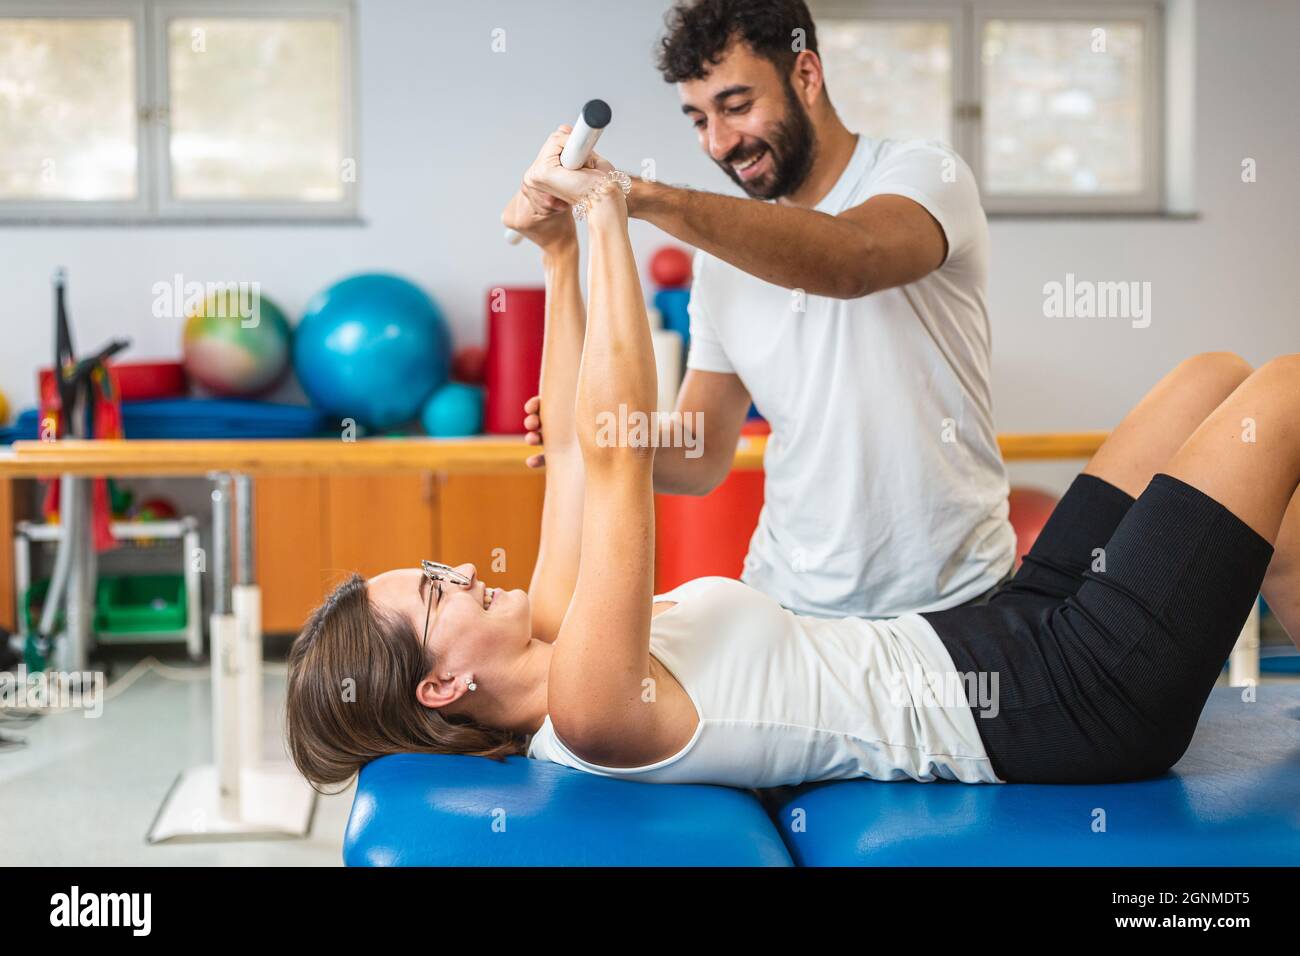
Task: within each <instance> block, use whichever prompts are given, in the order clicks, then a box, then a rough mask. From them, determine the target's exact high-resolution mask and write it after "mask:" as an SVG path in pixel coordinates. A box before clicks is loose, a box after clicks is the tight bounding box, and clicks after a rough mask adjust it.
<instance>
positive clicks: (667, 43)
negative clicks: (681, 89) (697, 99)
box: [656, 0, 817, 83]
mask: <svg viewBox="0 0 1300 956" xmlns="http://www.w3.org/2000/svg"><path fill="white" fill-rule="evenodd" d="M664 26H665V28H666V32H665V34H664V36H663V39H662V40H660V41H659V51H658V53H659V55H658V61H657V63H656V66H658V68H659V72H660V73H662V74H663V78H664V80H665V82H668V83H681V82H682V81H684V80H698V79H702V78H703V77H704V76H705V75H706V74H707V73H708V71H709V68H710V67H712V66H714V65H715V64H717V63H718V62H719V61H721V59H722V54H723V51H724V50H725V49H726V48H727V44H729V43H730V42H731V41H732V39H733V38H737V39H740V40H743V41H744V42H745V43H746V44H748V45H749V47H750V49H752V50H753V51H754V52H755V53H756V54H758V55H759V56H761V57H763V58H764V59H766V60H770V61H771V62H772V64H773V65H774V66H775V67H776V68H777V70H778V71H779V72H780V74H781V75H782V76H786V75H788V74H789V72H790V69H791V67H792V66H793V65H794V60H795V57H796V56H797V54H796V52H795V50H794V42H795V37H796V36H797V34H795V32H794V31H795V30H796V29H798V30H802V31H803V37H802V39H803V43H802V47H803V49H805V50H812V51H813V52H814V53H816V52H817V28H816V27H815V26H814V25H813V18H812V14H811V13H809V12H808V5H807V4H806V3H804V2H803V0H681V2H680V3H677V4H676V5H674V6H673V8H672V9H671V10H669V11H668V13H667V15H665V17H664Z"/></svg>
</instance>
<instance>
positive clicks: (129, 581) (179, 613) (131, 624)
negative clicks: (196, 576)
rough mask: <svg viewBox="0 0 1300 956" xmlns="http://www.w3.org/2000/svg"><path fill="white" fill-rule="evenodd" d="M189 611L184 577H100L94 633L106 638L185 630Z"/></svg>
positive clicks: (147, 575)
mask: <svg viewBox="0 0 1300 956" xmlns="http://www.w3.org/2000/svg"><path fill="white" fill-rule="evenodd" d="M186 610H187V608H186V604H185V578H184V576H183V575H180V574H133V575H129V576H123V577H108V578H101V579H100V580H99V586H98V587H97V588H96V593H95V630H96V632H98V633H99V634H101V635H105V636H111V635H113V634H141V633H149V632H154V631H183V630H185V618H186Z"/></svg>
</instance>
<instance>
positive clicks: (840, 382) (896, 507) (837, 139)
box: [528, 0, 1015, 617]
mask: <svg viewBox="0 0 1300 956" xmlns="http://www.w3.org/2000/svg"><path fill="white" fill-rule="evenodd" d="M658 66H659V69H660V71H661V73H662V75H663V77H664V79H665V80H666V81H667V82H670V83H675V84H676V85H677V89H678V92H679V94H680V96H681V102H682V112H683V113H684V114H685V115H686V117H687V119H688V120H689V121H690V122H691V123H692V125H693V126H694V127H695V129H696V132H697V135H698V137H699V141H700V145H701V146H702V147H703V148H704V149H705V150H706V151H707V152H708V154H709V156H710V157H711V158H712V159H713V160H714V162H715V163H717V165H718V166H719V168H721V169H722V170H723V172H725V173H726V174H727V176H728V177H730V178H731V180H732V181H733V182H735V183H736V184H737V185H738V186H739V187H740V188H741V189H742V190H743V191H744V192H745V193H746V194H747V195H748V196H749V197H752V198H749V199H740V198H735V197H730V196H722V195H717V194H712V193H705V192H699V191H695V190H689V189H682V188H678V187H673V186H667V185H664V184H661V183H653V182H645V181H634V183H633V188H632V192H631V194H630V195H629V197H628V208H629V212H630V214H631V215H632V216H635V217H637V218H641V219H645V220H647V221H649V222H652V223H654V224H655V225H656V226H658V227H659V228H661V229H663V230H664V231H665V232H668V233H670V234H672V235H673V236H675V237H677V238H678V239H680V240H682V241H683V242H686V243H689V244H690V245H692V246H694V247H696V249H698V250H699V252H698V254H697V256H696V261H695V279H694V285H693V287H692V290H691V300H690V312H691V344H690V352H689V357H688V360H687V369H688V371H687V374H686V378H685V380H684V381H683V383H682V387H681V391H680V393H679V394H678V399H677V410H678V411H681V412H692V413H694V414H693V415H691V416H688V417H687V421H691V420H695V421H700V420H701V417H702V421H703V426H702V427H703V430H704V434H703V436H696V437H697V440H698V439H700V438H702V442H701V444H702V448H703V454H702V455H700V456H698V457H687V455H686V449H683V448H668V447H660V448H659V449H658V451H657V452H656V456H655V466H654V475H655V487H656V490H658V491H662V492H670V493H679V494H707V493H708V492H709V491H711V490H712V489H713V488H715V487H716V486H717V485H718V484H719V483H720V482H721V481H722V480H723V479H724V478H725V477H726V475H727V474H728V472H729V471H730V468H731V463H732V458H733V455H734V452H735V447H736V441H737V438H738V437H739V433H740V428H741V425H742V424H743V422H744V419H745V416H746V412H747V410H748V408H749V403H750V399H751V397H752V399H753V401H754V403H755V404H756V405H757V406H758V409H759V411H760V412H762V414H763V415H764V417H766V418H767V419H768V421H769V422H770V423H771V426H772V435H771V438H770V439H769V442H768V446H767V452H766V455H765V458H764V467H765V471H766V484H765V503H764V506H763V511H762V514H761V515H760V517H759V521H758V526H757V528H756V529H755V531H754V535H753V538H752V539H751V541H750V547H749V554H748V556H747V557H746V559H745V571H744V575H743V578H744V580H745V582H746V583H748V584H750V585H751V586H753V587H755V588H758V589H759V590H761V591H764V592H765V593H767V594H769V595H770V596H772V597H774V598H775V599H776V600H778V601H779V602H781V603H782V604H783V605H785V606H786V607H788V608H790V609H792V610H795V611H799V612H801V613H806V614H818V615H824V616H838V615H854V616H859V617H887V616H893V615H897V614H902V613H906V612H908V611H925V610H937V609H942V608H949V607H953V606H956V605H959V604H963V603H967V602H971V601H976V600H978V599H979V598H980V597H981V596H982V595H984V594H985V593H986V592H987V591H989V590H990V589H991V588H993V587H994V586H995V585H996V584H997V583H998V582H999V580H1000V579H1002V578H1003V577H1004V576H1005V575H1006V574H1007V573H1008V571H1009V570H1010V568H1011V565H1012V562H1013V556H1014V549H1015V536H1014V533H1013V531H1012V529H1011V526H1010V524H1009V523H1008V521H1007V478H1006V472H1005V469H1004V467H1003V463H1002V458H1001V455H1000V453H999V450H998V446H997V440H996V435H995V433H994V428H993V415H992V400H991V394H990V388H989V365H990V351H991V344H990V329H989V319H988V311H987V307H986V296H985V290H986V284H987V278H988V260H989V239H988V227H987V223H986V220H985V217H984V211H983V209H982V207H981V205H980V200H979V194H978V190H977V188H976V185H975V182H974V177H973V175H972V173H971V171H970V169H969V168H968V167H967V166H966V164H965V163H964V162H963V161H962V159H961V158H960V157H959V156H957V155H956V154H955V153H953V152H952V151H951V150H950V149H948V148H947V147H945V146H943V145H940V144H938V143H928V142H903V143H900V142H895V141H890V140H871V139H869V138H867V137H866V136H860V135H856V134H854V133H851V132H850V131H849V130H848V129H846V128H845V126H844V124H843V123H842V122H841V121H840V118H839V116H838V115H837V114H836V111H835V108H834V106H833V105H832V103H831V100H830V97H829V95H828V93H827V90H826V86H825V81H824V77H823V75H822V64H821V59H820V57H819V56H818V54H817V34H816V27H815V25H814V23H813V21H812V18H811V15H810V14H809V12H808V9H807V7H806V6H805V4H804V3H803V2H802V0H695V2H689V3H685V2H684V3H679V4H678V5H677V6H675V7H673V8H672V9H671V10H670V11H669V13H668V16H667V32H666V35H665V36H664V37H663V38H662V40H661V42H660V47H659V62H658ZM883 95H888V94H887V93H884V94H883ZM755 200H760V201H755ZM530 410H532V411H535V410H536V407H535V406H532V407H531V408H530ZM528 427H530V428H537V427H539V421H538V419H537V418H536V417H532V418H530V420H529V426H528Z"/></svg>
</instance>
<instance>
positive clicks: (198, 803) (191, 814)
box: [149, 474, 316, 843]
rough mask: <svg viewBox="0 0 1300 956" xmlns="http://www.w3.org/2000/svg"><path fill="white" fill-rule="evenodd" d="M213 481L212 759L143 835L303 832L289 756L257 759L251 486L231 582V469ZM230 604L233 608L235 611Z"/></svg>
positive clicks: (258, 656) (305, 810) (300, 792)
mask: <svg viewBox="0 0 1300 956" xmlns="http://www.w3.org/2000/svg"><path fill="white" fill-rule="evenodd" d="M213 481H214V487H213V491H212V505H213V511H212V524H213V528H212V538H213V548H212V563H211V569H212V572H213V614H212V619H211V631H212V635H211V636H212V709H213V713H212V732H213V751H214V760H215V762H214V763H212V764H208V765H205V766H202V767H192V768H190V769H189V770H186V771H184V772H183V773H182V774H181V775H180V777H179V778H178V779H177V781H176V783H175V785H173V787H172V790H171V792H170V793H169V794H168V795H167V798H166V799H165V800H164V801H163V806H162V809H161V810H159V812H158V817H157V818H156V819H155V820H154V823H153V826H152V827H150V829H149V842H150V843H160V842H162V841H164V840H170V839H174V838H188V839H191V840H195V839H198V840H202V839H220V838H226V839H229V838H230V837H232V836H233V837H238V836H242V837H247V838H249V839H256V838H258V837H284V836H298V837H301V836H306V835H307V833H308V832H309V830H310V829H311V819H312V812H313V810H314V808H315V806H316V791H315V790H313V789H312V788H311V786H310V785H309V784H308V783H307V781H306V780H304V779H303V778H302V775H301V774H299V773H298V771H297V770H296V769H294V768H293V767H292V766H289V765H286V764H283V763H280V764H269V765H265V766H264V765H263V763H262V760H261V726H262V719H261V701H262V629H261V592H260V591H259V590H258V588H257V585H256V584H255V583H254V581H253V569H252V486H251V483H250V482H248V481H247V480H246V479H241V480H240V481H239V482H238V494H237V495H236V506H237V518H236V521H237V525H238V528H239V538H238V547H239V552H238V553H237V554H235V555H233V556H234V557H235V559H236V560H235V562H234V563H235V571H236V577H237V579H238V580H237V583H236V584H235V585H234V587H233V588H231V584H230V570H231V558H232V552H231V548H230V544H231V540H230V538H231V535H230V510H229V509H230V491H231V485H232V480H231V478H230V476H229V475H224V474H223V475H215V476H213ZM232 612H233V613H232Z"/></svg>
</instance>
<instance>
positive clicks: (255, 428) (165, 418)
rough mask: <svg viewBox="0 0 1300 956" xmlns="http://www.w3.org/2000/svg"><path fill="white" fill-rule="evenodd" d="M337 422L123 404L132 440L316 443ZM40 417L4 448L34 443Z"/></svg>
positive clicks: (288, 408) (27, 414)
mask: <svg viewBox="0 0 1300 956" xmlns="http://www.w3.org/2000/svg"><path fill="white" fill-rule="evenodd" d="M335 424H336V422H335V420H334V419H333V418H332V417H331V416H329V415H326V414H324V413H322V412H320V411H318V410H316V409H314V408H308V407H305V406H302V405H280V404H275V403H272V402H251V401H245V400H241V399H232V398H163V399H156V400H152V401H145V402H123V403H122V426H123V428H124V430H125V431H126V437H127V438H312V437H315V436H317V435H320V434H322V433H325V432H336V428H335ZM38 434H39V422H38V413H37V411H36V409H34V408H29V409H27V410H26V411H24V412H23V413H22V414H21V415H19V416H18V419H17V421H16V422H15V423H14V425H13V426H12V427H10V428H5V429H0V444H9V443H11V442H14V441H18V440H23V439H31V440H35V439H36V438H37V437H38Z"/></svg>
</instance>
